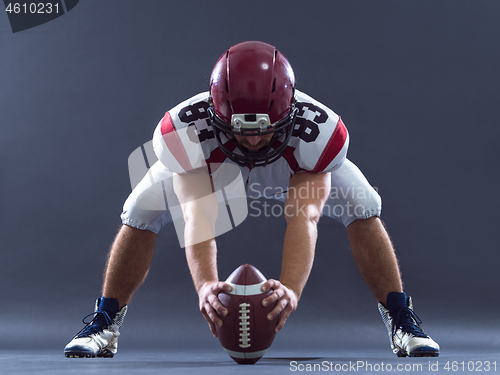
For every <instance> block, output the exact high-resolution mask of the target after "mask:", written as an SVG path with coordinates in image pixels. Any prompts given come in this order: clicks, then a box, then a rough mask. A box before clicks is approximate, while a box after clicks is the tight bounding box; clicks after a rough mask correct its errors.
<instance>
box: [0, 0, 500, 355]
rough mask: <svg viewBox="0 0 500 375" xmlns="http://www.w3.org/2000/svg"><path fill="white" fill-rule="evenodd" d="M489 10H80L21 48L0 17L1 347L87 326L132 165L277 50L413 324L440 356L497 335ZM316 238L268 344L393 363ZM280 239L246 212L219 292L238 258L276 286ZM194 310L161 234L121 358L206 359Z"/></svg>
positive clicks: (498, 134)
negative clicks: (245, 57)
mask: <svg viewBox="0 0 500 375" xmlns="http://www.w3.org/2000/svg"><path fill="white" fill-rule="evenodd" d="M499 13H500V2H498V1H486V0H476V1H461V0H454V1H451V0H446V1H436V0H423V1H422V0H419V1H416V0H410V1H401V0H381V1H373V0H369V1H367V0H360V1H347V0H346V1H336V0H331V1H326V0H321V1H308V2H306V1H290V0H287V1H282V0H276V1H269V0H257V1H251V2H249V1H222V0H213V1H160V0H148V1H133V0H106V1H98V0H87V1H84V0H82V1H80V3H79V4H78V5H77V6H76V7H75V8H74V9H73V10H72V11H71V12H70V13H68V14H67V15H65V16H64V17H60V18H58V19H56V20H54V21H51V22H49V23H46V24H44V25H41V26H38V27H36V28H32V29H29V30H25V31H22V32H18V33H12V31H11V29H10V26H9V24H8V19H7V16H6V14H2V15H0V126H1V133H0V161H1V163H0V203H1V204H0V207H1V215H0V244H1V245H0V246H1V249H2V251H1V252H0V285H1V289H0V317H1V319H0V321H1V322H2V323H0V337H2V338H3V339H2V340H1V342H0V348H5V347H16V346H18V347H26V345H32V346H33V347H37V345H39V344H40V343H43V344H44V345H45V347H51V348H54V350H62V348H63V347H64V345H65V344H66V342H67V341H68V340H69V339H70V338H71V336H72V335H73V334H74V333H75V332H76V331H77V330H78V329H80V328H81V326H82V325H81V323H80V319H81V318H82V317H83V315H85V314H87V313H90V312H91V311H92V309H93V302H94V299H95V298H96V297H98V296H99V291H100V285H101V279H102V269H103V266H104V262H105V259H106V253H107V249H108V246H109V245H110V243H111V241H112V238H113V236H114V235H115V233H116V230H117V228H118V227H119V225H120V221H119V214H120V212H121V208H122V204H123V202H124V200H125V199H126V197H127V196H128V194H129V192H130V182H129V175H128V166H127V160H128V157H129V155H130V153H131V152H132V151H133V150H135V149H136V148H137V147H139V146H140V145H142V144H143V143H145V142H147V141H149V140H150V139H151V136H152V132H153V130H154V128H155V126H156V124H157V122H158V121H159V119H160V118H161V117H162V116H163V115H164V113H165V112H166V111H167V110H168V109H169V108H171V107H173V106H174V105H176V104H177V103H178V102H180V101H182V100H184V99H187V98H188V97H190V96H192V95H194V94H196V93H198V92H201V91H204V90H206V89H207V80H208V77H209V76H210V72H211V69H212V66H213V64H214V62H215V61H216V59H217V58H218V57H219V56H220V55H221V54H222V52H223V51H224V50H225V49H226V48H227V47H229V46H230V45H232V44H235V43H238V42H241V41H244V40H250V39H253V40H262V41H265V42H268V43H271V44H274V45H276V46H277V47H278V48H279V49H280V50H281V51H282V52H283V53H284V54H285V55H286V56H287V57H288V59H289V60H290V62H291V63H292V65H293V67H294V70H295V73H296V77H297V87H298V88H299V89H300V90H303V91H305V92H307V93H308V94H310V95H311V96H313V97H314V98H316V99H317V100H319V101H321V102H323V103H325V104H327V105H329V106H330V107H331V108H332V109H333V110H334V111H336V112H337V113H338V114H340V115H341V116H342V118H343V120H344V122H345V123H346V125H347V127H348V129H349V132H350V136H351V146H350V150H349V154H348V157H349V158H350V159H351V160H352V161H354V162H355V163H356V164H357V165H358V166H359V167H360V168H361V170H362V171H363V172H364V173H365V175H366V176H367V177H368V179H369V181H370V182H371V183H372V184H373V185H374V186H376V187H377V188H378V190H379V192H380V194H381V195H382V198H383V220H384V221H385V223H386V225H387V227H388V228H389V231H390V233H391V236H392V238H393V240H394V243H395V245H396V248H397V251H398V255H399V259H400V263H401V268H402V272H403V276H404V280H405V285H406V290H407V292H408V293H409V294H411V295H412V296H413V297H414V300H415V304H416V311H417V313H418V314H419V315H420V316H421V318H422V319H423V320H424V328H426V329H427V331H429V333H431V334H432V333H433V331H434V332H436V334H433V336H434V338H436V339H437V340H438V341H440V340H441V342H446V343H448V345H447V347H448V348H450V347H452V346H453V345H461V341H460V335H459V334H457V332H460V330H468V332H469V333H470V332H478V333H481V332H484V330H486V329H488V330H498V329H499V325H498V320H493V317H497V316H498V308H499V307H500V304H499V302H498V298H495V296H498V294H499V292H500V288H499V281H498V271H497V270H498V265H499V262H500V255H499V251H498V243H499V239H500V238H499V231H498V229H497V226H498V224H497V223H498V219H497V217H498V208H499V204H498V203H499V199H498V191H497V190H498V186H499V177H498V162H499V145H500V140H499V139H500V130H499V129H500V127H499V126H498V98H499V97H500V92H499V87H500V79H499V69H498V67H499V66H500V51H499V47H498V46H499V44H498V38H499V35H500V23H498V19H499ZM319 226H320V235H319V239H318V250H317V256H316V262H315V265H314V268H313V272H312V275H311V278H310V280H309V283H308V285H307V287H306V289H305V292H304V296H303V299H302V301H301V303H300V305H299V309H298V310H297V312H296V313H295V314H294V315H292V317H291V318H290V320H289V322H288V323H287V326H286V327H285V330H284V331H283V332H282V333H280V335H279V336H278V339H277V341H276V343H275V345H291V346H292V347H293V346H294V345H295V346H297V347H298V346H300V345H306V343H307V342H308V340H310V341H311V342H312V341H315V340H316V343H317V342H318V340H320V341H321V340H324V342H325V343H330V344H332V345H334V342H336V341H338V340H340V339H341V338H344V339H346V340H347V341H346V342H347V343H348V345H352V347H353V350H356V348H359V347H360V346H363V345H368V344H366V343H367V342H368V343H369V345H372V344H373V345H378V346H381V347H382V346H383V347H386V346H387V350H389V349H388V341H387V339H386V337H385V335H386V332H385V327H384V326H383V324H382V321H381V319H380V317H379V315H378V312H377V310H376V302H375V300H374V299H373V297H372V295H371V293H370V291H369V290H368V288H367V287H366V286H365V285H364V283H363V282H362V280H361V278H360V276H359V274H358V272H357V270H356V268H355V266H354V263H353V260H352V258H351V255H350V251H349V247H348V244H347V240H346V236H345V231H344V229H343V228H342V226H341V225H340V224H338V223H336V222H334V221H333V220H330V219H326V218H325V219H324V220H322V221H321V222H320V225H319ZM284 229H285V223H284V219H283V218H272V217H271V218H265V219H263V218H254V217H249V218H248V219H247V220H246V221H245V222H244V223H243V224H242V225H241V226H239V227H237V228H236V229H234V230H233V231H231V232H229V233H227V234H226V235H223V236H221V237H220V238H219V251H220V255H219V263H220V277H221V279H224V278H225V277H227V276H228V275H229V273H231V271H232V270H233V269H234V268H236V267H237V266H238V265H240V264H242V263H245V262H248V263H251V264H253V265H255V266H257V267H258V268H259V269H260V270H261V271H262V272H263V273H264V274H265V275H266V276H268V277H275V278H277V277H279V270H280V259H281V242H282V238H283V233H284ZM197 305H198V303H197V296H196V293H195V292H194V289H193V287H192V284H191V279H190V276H189V273H188V269H187V266H186V261H185V258H184V254H183V250H182V249H180V248H179V245H178V242H177V239H176V237H175V232H174V230H173V228H168V229H165V230H164V231H163V232H162V233H161V234H160V236H159V238H158V244H157V251H156V255H155V259H154V263H153V267H152V269H151V272H150V275H149V277H148V279H147V281H146V283H145V285H144V286H143V287H142V289H140V291H139V292H138V293H137V295H136V297H135V298H134V301H133V303H132V305H131V307H130V312H129V315H128V317H127V320H126V322H125V325H124V327H123V330H122V334H123V335H122V338H121V339H120V340H121V344H120V345H122V346H124V347H127V346H128V347H129V348H134V347H136V345H138V344H137V343H142V344H143V345H147V344H148V343H149V344H154V345H165V346H169V345H181V344H185V345H186V347H195V346H196V345H199V346H203V345H217V343H216V342H214V341H212V340H211V336H210V333H209V331H208V328H207V327H206V324H205V322H204V320H203V317H202V316H201V314H199V312H198V307H197ZM478 316H484V317H485V318H486V321H489V322H490V324H489V325H488V326H487V327H486V326H483V325H482V324H481V323H480V322H479V320H478ZM491 322H493V325H491ZM325 327H326V328H325ZM144 331H147V332H148V335H147V339H146V338H144ZM26 335H29V336H30V337H31V339H30V341H29V343H26V340H24V339H23V337H25V336H26ZM436 335H437V336H438V337H436ZM454 335H455V336H454ZM5 338H7V339H5ZM299 338H300V340H299ZM347 338H349V339H351V341H349V340H348V339H347ZM135 340H137V341H135ZM478 341H480V339H478ZM489 342H490V343H491V344H493V345H497V346H499V339H498V335H496V336H492V337H490V341H489ZM7 343H8V344H7Z"/></svg>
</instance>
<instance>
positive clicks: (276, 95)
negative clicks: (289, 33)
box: [208, 41, 297, 167]
mask: <svg viewBox="0 0 500 375" xmlns="http://www.w3.org/2000/svg"><path fill="white" fill-rule="evenodd" d="M294 90H295V76H294V74H293V69H292V67H291V65H290V63H289V62H288V60H287V59H286V57H285V56H283V54H282V53H281V52H279V51H278V50H277V49H276V48H274V47H273V46H271V45H269V44H267V43H263V42H255V41H250V42H243V43H239V44H236V45H234V46H232V47H231V48H229V49H228V50H227V51H226V52H224V54H223V55H222V56H221V57H220V58H219V60H218V61H217V63H216V64H215V66H214V69H213V71H212V76H211V78H210V96H211V106H210V108H209V109H208V113H209V118H210V122H211V124H212V128H213V131H214V134H215V138H216V140H217V143H218V145H219V147H220V148H221V149H222V151H223V152H224V154H225V155H226V156H227V157H228V158H229V159H231V160H233V161H234V162H236V163H237V164H239V165H243V166H248V167H256V166H265V165H267V164H269V163H272V162H274V161H276V160H277V159H278V158H279V157H281V155H283V153H284V152H285V148H286V146H287V144H288V141H289V140H290V137H291V134H292V131H293V126H294V124H295V118H296V115H297V109H296V108H295V105H294V103H295V98H294ZM270 133H274V134H273V136H272V138H271V141H270V143H269V145H268V146H264V147H263V148H262V149H259V150H257V151H250V150H248V149H247V148H245V147H244V146H240V145H239V144H238V142H237V140H236V138H235V137H234V135H235V134H236V135H242V136H248V135H255V134H259V135H265V134H270ZM235 148H237V149H238V150H239V151H240V153H241V154H240V153H235V152H234V150H235Z"/></svg>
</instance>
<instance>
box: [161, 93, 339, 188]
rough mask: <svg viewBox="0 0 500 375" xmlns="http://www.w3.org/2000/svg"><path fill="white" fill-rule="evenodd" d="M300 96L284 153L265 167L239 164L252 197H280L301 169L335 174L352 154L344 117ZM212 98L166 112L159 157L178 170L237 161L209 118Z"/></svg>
mask: <svg viewBox="0 0 500 375" xmlns="http://www.w3.org/2000/svg"><path fill="white" fill-rule="evenodd" d="M295 97H296V99H297V102H296V104H295V105H296V107H297V108H298V109H299V111H298V114H297V119H296V122H295V127H294V129H293V132H292V136H291V139H290V141H289V143H288V146H287V148H286V150H285V152H284V154H283V156H282V157H281V158H279V159H278V160H277V161H275V162H274V163H271V164H268V165H267V166H265V167H255V168H249V167H242V166H238V168H240V170H241V174H242V176H243V180H244V181H245V182H246V189H247V194H248V196H249V197H252V196H258V197H261V196H267V197H276V195H277V194H280V193H283V192H284V191H286V190H287V188H288V184H289V181H290V177H291V176H293V175H294V174H295V173H297V172H310V173H321V172H331V171H334V170H335V169H337V168H339V167H340V166H341V165H342V163H343V162H344V160H345V158H346V155H347V148H348V145H349V134H348V132H347V129H346V127H345V125H344V123H343V122H342V120H341V119H340V117H339V116H338V115H337V114H336V113H334V112H333V111H332V110H331V109H329V108H328V107H327V106H325V105H323V104H321V103H320V102H318V101H316V100H314V99H313V98H311V97H310V96H308V95H306V94H304V93H302V92H300V91H298V90H296V91H295ZM208 98H209V92H208V91H207V92H204V93H200V94H198V95H195V96H193V97H192V98H190V99H188V100H186V101H184V102H182V103H180V104H179V105H177V106H176V107H174V108H172V109H171V110H170V111H168V112H167V113H166V114H165V116H164V117H163V118H162V120H161V121H160V122H159V124H158V126H157V127H156V129H155V132H154V135H153V147H154V150H155V153H156V156H157V157H158V159H159V160H160V161H161V163H162V164H164V165H165V166H166V167H167V168H168V169H169V170H171V171H172V172H175V173H188V172H190V171H193V170H195V169H199V168H203V167H207V168H208V170H209V171H210V173H212V174H214V173H215V172H216V171H218V170H220V169H221V167H222V169H224V165H228V166H229V165H230V166H231V167H232V168H234V166H235V165H236V164H235V163H234V162H233V161H231V160H230V159H229V158H227V156H226V155H225V154H224V153H223V152H222V150H221V149H220V148H219V147H218V145H217V141H216V139H215V135H214V132H213V130H212V126H211V124H210V122H209V120H208V112H207V109H208V107H209V103H208ZM221 137H222V141H223V142H224V144H225V145H226V147H228V148H230V149H232V151H233V152H235V153H238V154H239V153H240V152H239V150H238V149H237V148H236V147H235V146H234V144H232V142H231V141H230V140H229V139H226V138H225V137H224V135H222V134H221ZM282 137H283V138H284V135H283V136H282ZM279 140H281V139H279Z"/></svg>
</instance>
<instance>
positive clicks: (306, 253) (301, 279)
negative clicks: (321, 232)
mask: <svg viewBox="0 0 500 375" xmlns="http://www.w3.org/2000/svg"><path fill="white" fill-rule="evenodd" d="M316 239H317V227H316V221H315V220H311V219H309V218H304V217H293V218H291V219H289V220H288V225H287V229H286V232H285V240H284V243H283V263H282V266H281V275H280V282H281V283H282V284H283V285H285V286H286V287H288V288H290V289H292V290H293V291H294V292H295V294H296V295H297V297H298V298H300V296H301V294H302V291H303V289H304V287H305V285H306V282H307V279H308V278H309V274H310V273H311V268H312V265H313V261H314V252H315V247H316Z"/></svg>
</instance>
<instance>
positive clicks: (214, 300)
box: [208, 294, 228, 317]
mask: <svg viewBox="0 0 500 375" xmlns="http://www.w3.org/2000/svg"><path fill="white" fill-rule="evenodd" d="M208 302H209V303H210V305H211V306H212V308H213V309H214V310H215V311H216V312H217V315H218V316H219V317H220V316H226V315H227V313H228V311H227V309H226V308H225V307H224V305H223V304H222V303H221V302H220V300H219V298H218V297H217V296H216V295H214V294H211V295H209V296H208Z"/></svg>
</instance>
